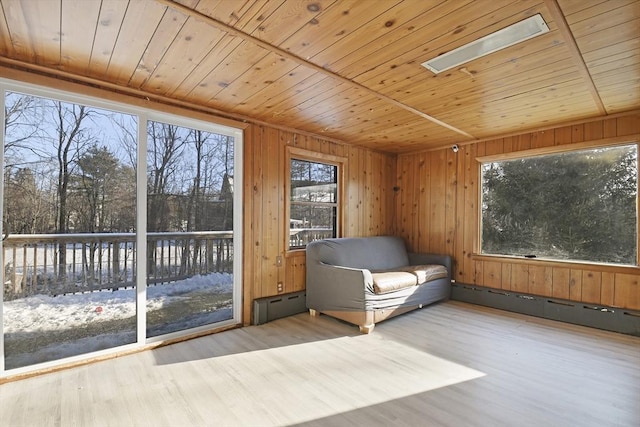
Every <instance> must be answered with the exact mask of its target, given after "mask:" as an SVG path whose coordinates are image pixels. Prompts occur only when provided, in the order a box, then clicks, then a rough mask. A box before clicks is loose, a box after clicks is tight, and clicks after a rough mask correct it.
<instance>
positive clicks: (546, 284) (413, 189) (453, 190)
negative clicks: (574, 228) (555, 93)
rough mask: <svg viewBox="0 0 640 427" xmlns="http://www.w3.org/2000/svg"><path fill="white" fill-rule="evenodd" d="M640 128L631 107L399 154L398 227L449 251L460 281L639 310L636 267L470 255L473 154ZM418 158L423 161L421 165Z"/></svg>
mask: <svg viewBox="0 0 640 427" xmlns="http://www.w3.org/2000/svg"><path fill="white" fill-rule="evenodd" d="M638 133H640V114H638V113H637V112H636V113H631V114H629V115H627V116H621V117H616V118H608V119H602V120H594V121H591V122H587V123H583V124H575V125H570V126H562V127H558V128H555V129H545V130H541V131H536V132H531V133H525V134H521V135H516V136H510V137H505V138H501V139H495V140H490V141H483V142H478V143H471V144H466V145H461V146H460V150H459V151H458V152H457V153H454V152H453V151H452V150H451V149H449V148H446V149H441V150H430V151H422V152H414V153H406V154H402V155H400V156H399V157H398V162H397V171H398V183H401V196H400V200H399V201H397V203H396V204H395V209H396V217H397V219H396V221H397V224H398V234H399V235H401V236H402V237H404V238H405V239H406V240H407V242H409V243H410V246H411V249H412V250H420V251H428V252H437V253H446V254H450V255H452V256H453V257H454V263H455V266H456V268H455V272H454V278H455V279H456V280H457V281H459V282H462V283H468V284H478V285H481V286H487V287H492V288H501V289H505V290H511V291H514V292H523V293H530V294H535V295H540V296H547V297H553V298H559V299H568V300H574V301H580V302H585V303H592V304H603V305H609V306H617V307H624V308H629V309H635V310H640V294H639V292H640V291H639V290H638V289H639V288H638V275H634V274H621V273H618V272H612V270H611V267H608V268H607V267H599V266H597V265H587V266H584V265H576V266H575V267H573V266H566V265H565V266H550V265H549V264H545V265H543V264H541V263H540V262H539V261H531V262H528V261H524V260H517V261H510V260H508V259H505V258H498V259H496V261H488V260H486V259H484V261H482V260H479V259H477V258H474V252H475V251H476V250H477V248H476V246H477V242H476V240H477V237H478V236H477V233H478V227H479V224H478V219H479V217H478V211H477V209H478V203H479V199H478V197H479V195H478V191H479V190H478V185H479V183H478V179H479V170H478V162H477V161H476V158H477V157H479V156H483V155H494V154H502V153H510V152H514V151H522V150H528V149H535V148H543V147H550V146H554V145H555V146H560V145H567V144H572V143H576V142H585V141H593V140H598V139H603V138H614V137H619V136H625V135H634V134H638ZM423 161H424V164H425V165H428V167H427V169H424V168H420V164H421V162H423ZM412 180H413V181H417V182H411V181H412ZM416 206H417V209H416ZM416 215H417V218H416Z"/></svg>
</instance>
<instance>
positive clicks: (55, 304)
mask: <svg viewBox="0 0 640 427" xmlns="http://www.w3.org/2000/svg"><path fill="white" fill-rule="evenodd" d="M232 283H233V276H232V275H231V274H228V273H212V274H208V275H205V276H194V277H191V278H189V279H186V280H182V281H179V282H175V283H171V284H161V285H156V286H152V287H149V288H148V289H147V303H146V310H147V334H148V335H149V336H157V335H162V334H165V333H169V332H174V331H177V330H183V329H189V328H193V327H196V326H201V325H206V324H210V323H215V322H218V321H221V320H226V319H230V318H231V317H232ZM135 316H136V295H135V290H134V289H124V290H116V291H102V292H92V293H84V294H74V295H61V296H56V297H51V296H46V295H34V296H31V297H26V298H21V299H16V300H13V301H7V302H5V303H4V319H3V320H4V332H5V368H6V369H12V368H16V367H22V366H28V365H31V364H34V363H41V362H45V361H50V360H58V359H61V358H64V357H69V356H73V355H78V354H83V353H88V352H92V351H97V350H101V349H105V348H111V347H115V346H119V345H124V344H128V343H132V342H135V339H136V317H135Z"/></svg>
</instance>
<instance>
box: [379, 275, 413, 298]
mask: <svg viewBox="0 0 640 427" xmlns="http://www.w3.org/2000/svg"><path fill="white" fill-rule="evenodd" d="M371 276H372V277H373V291H374V292H375V293H376V294H386V293H389V292H393V291H397V290H398V289H404V288H408V287H410V286H416V285H417V284H418V279H417V276H416V275H415V274H413V273H409V272H406V271H384V272H379V273H372V274H371Z"/></svg>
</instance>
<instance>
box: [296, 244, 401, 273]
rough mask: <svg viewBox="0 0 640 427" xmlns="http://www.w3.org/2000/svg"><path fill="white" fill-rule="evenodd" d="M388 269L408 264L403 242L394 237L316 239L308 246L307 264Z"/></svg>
mask: <svg viewBox="0 0 640 427" xmlns="http://www.w3.org/2000/svg"><path fill="white" fill-rule="evenodd" d="M309 262H323V263H325V264H331V265H339V266H342V267H351V268H366V269H368V270H388V269H392V268H397V267H403V266H406V265H407V264H409V255H408V254H407V250H406V248H405V246H404V241H403V240H402V239H401V238H399V237H394V236H376V237H345V238H337V239H324V240H316V241H315V242H311V243H309V244H308V245H307V263H309Z"/></svg>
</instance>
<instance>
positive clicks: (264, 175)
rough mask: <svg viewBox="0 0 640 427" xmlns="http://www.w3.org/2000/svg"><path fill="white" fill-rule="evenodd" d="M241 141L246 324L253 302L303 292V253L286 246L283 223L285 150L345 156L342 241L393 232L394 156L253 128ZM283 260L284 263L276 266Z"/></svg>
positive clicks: (304, 265) (292, 133) (285, 132)
mask: <svg viewBox="0 0 640 427" xmlns="http://www.w3.org/2000/svg"><path fill="white" fill-rule="evenodd" d="M246 135H247V137H246V138H245V148H244V152H245V172H244V173H245V195H244V197H245V204H244V213H245V239H244V240H245V256H244V259H245V265H244V268H245V271H244V274H243V277H244V286H245V291H244V298H245V301H244V322H245V323H250V321H251V310H252V302H253V299H255V298H261V297H267V296H273V295H277V294H278V287H277V286H278V282H282V284H283V288H284V289H283V291H284V292H295V291H300V290H304V288H305V274H306V264H305V262H306V257H305V253H304V251H291V252H288V251H287V248H286V247H285V242H286V236H285V235H284V234H285V233H286V231H287V221H288V218H286V212H285V203H284V201H285V197H288V195H286V194H285V193H284V192H285V183H286V180H287V179H288V177H287V176H286V175H285V174H286V169H287V168H286V165H285V164H284V163H285V162H286V152H287V147H297V148H302V149H305V150H309V151H313V152H317V153H321V154H331V155H336V156H339V157H344V158H346V164H345V175H344V177H345V181H346V182H345V183H344V184H345V185H344V191H345V193H346V194H344V195H343V197H342V201H343V203H344V223H343V224H342V225H343V229H342V235H343V236H345V237H352V236H368V235H383V234H386V235H391V234H394V233H395V221H394V217H395V213H396V209H395V206H394V191H393V187H394V186H395V185H396V178H397V176H396V165H397V162H396V156H395V155H389V154H383V153H378V152H374V151H371V150H368V149H365V148H361V147H355V146H348V145H344V144H339V143H336V142H330V141H326V140H322V139H319V138H315V137H312V136H308V135H302V134H297V133H295V132H287V131H284V130H278V129H275V128H270V127H268V126H257V125H255V126H251V127H250V128H249V129H248V130H247V132H246ZM277 257H282V265H281V266H279V265H278V264H277Z"/></svg>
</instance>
